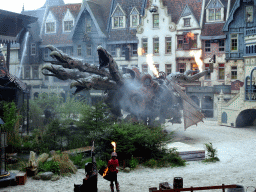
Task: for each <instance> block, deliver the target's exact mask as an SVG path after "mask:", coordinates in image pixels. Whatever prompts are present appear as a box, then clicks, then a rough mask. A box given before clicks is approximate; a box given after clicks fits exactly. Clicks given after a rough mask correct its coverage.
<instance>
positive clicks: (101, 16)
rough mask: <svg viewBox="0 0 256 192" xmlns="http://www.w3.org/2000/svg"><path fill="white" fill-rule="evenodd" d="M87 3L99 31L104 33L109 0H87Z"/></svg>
mask: <svg viewBox="0 0 256 192" xmlns="http://www.w3.org/2000/svg"><path fill="white" fill-rule="evenodd" d="M87 3H88V6H89V7H90V10H91V13H92V14H93V16H94V18H95V19H96V21H97V24H98V25H99V27H100V29H101V31H102V32H103V33H104V34H106V33H107V32H106V31H107V23H108V16H109V12H110V5H111V0H102V1H100V2H99V1H88V2H87Z"/></svg>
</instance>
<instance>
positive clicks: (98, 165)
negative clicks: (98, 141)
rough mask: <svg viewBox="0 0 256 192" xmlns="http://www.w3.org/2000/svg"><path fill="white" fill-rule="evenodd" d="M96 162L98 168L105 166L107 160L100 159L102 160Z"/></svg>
mask: <svg viewBox="0 0 256 192" xmlns="http://www.w3.org/2000/svg"><path fill="white" fill-rule="evenodd" d="M96 163H97V169H98V170H99V169H100V168H101V167H103V166H107V162H105V161H102V160H98V161H96Z"/></svg>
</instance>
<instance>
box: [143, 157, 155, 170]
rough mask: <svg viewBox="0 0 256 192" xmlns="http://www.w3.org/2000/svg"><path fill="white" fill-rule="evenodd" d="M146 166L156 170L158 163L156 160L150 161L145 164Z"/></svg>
mask: <svg viewBox="0 0 256 192" xmlns="http://www.w3.org/2000/svg"><path fill="white" fill-rule="evenodd" d="M144 165H145V166H147V167H151V168H154V167H156V166H157V161H156V160H155V159H150V160H148V161H146V162H145V163H144Z"/></svg>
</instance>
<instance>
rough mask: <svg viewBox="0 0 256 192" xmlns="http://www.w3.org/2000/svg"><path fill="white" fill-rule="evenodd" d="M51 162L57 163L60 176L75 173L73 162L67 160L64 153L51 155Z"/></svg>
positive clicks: (66, 155) (67, 156) (67, 157)
mask: <svg viewBox="0 0 256 192" xmlns="http://www.w3.org/2000/svg"><path fill="white" fill-rule="evenodd" d="M53 161H57V162H59V165H60V166H59V167H60V174H61V175H63V174H64V173H76V171H77V168H76V167H75V165H74V164H73V162H72V161H71V160H70V159H69V155H68V154H66V153H62V154H61V155H59V154H55V155H53Z"/></svg>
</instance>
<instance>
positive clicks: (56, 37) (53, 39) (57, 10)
mask: <svg viewBox="0 0 256 192" xmlns="http://www.w3.org/2000/svg"><path fill="white" fill-rule="evenodd" d="M80 8H81V3H79V4H66V5H62V6H53V7H50V8H49V11H51V13H52V14H53V15H54V18H55V19H56V21H57V22H56V25H57V26H56V33H55V34H49V35H48V34H45V33H44V32H43V35H42V40H43V41H42V44H41V45H48V44H53V45H54V44H71V43H72V39H71V38H70V36H69V33H63V31H62V29H63V27H62V21H63V18H64V16H65V13H66V12H67V10H68V9H69V10H70V12H71V14H72V15H73V16H74V18H77V16H78V13H79V11H80ZM49 11H48V13H49ZM48 13H47V14H48ZM43 28H45V26H44V25H43Z"/></svg>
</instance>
